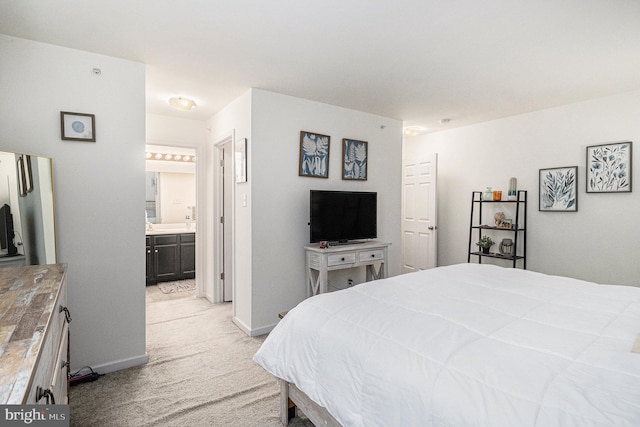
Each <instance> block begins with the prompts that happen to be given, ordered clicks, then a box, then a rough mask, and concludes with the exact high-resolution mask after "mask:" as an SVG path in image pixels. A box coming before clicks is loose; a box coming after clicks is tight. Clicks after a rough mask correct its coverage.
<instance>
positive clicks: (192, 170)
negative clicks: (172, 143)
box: [145, 144, 196, 224]
mask: <svg viewBox="0 0 640 427" xmlns="http://www.w3.org/2000/svg"><path fill="white" fill-rule="evenodd" d="M146 150H147V159H146V171H147V172H146V185H145V188H146V199H145V203H146V206H145V219H146V222H147V224H179V223H182V224H185V222H187V223H192V222H193V221H194V220H195V210H196V163H195V155H196V151H195V150H194V149H191V148H184V147H168V146H159V145H149V144H147V146H146Z"/></svg>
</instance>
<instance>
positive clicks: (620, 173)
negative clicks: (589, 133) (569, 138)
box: [587, 141, 631, 193]
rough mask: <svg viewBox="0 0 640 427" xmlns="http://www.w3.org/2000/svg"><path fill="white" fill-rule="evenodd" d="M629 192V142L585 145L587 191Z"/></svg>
mask: <svg viewBox="0 0 640 427" xmlns="http://www.w3.org/2000/svg"><path fill="white" fill-rule="evenodd" d="M629 192H631V142H629V141H627V142H617V143H612V144H601V145H592V146H589V147H587V193H629Z"/></svg>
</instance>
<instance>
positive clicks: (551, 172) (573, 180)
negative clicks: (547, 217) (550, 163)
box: [538, 166, 578, 212]
mask: <svg viewBox="0 0 640 427" xmlns="http://www.w3.org/2000/svg"><path fill="white" fill-rule="evenodd" d="M577 175H578V167H577V166H568V167H562V168H549V169H540V173H539V180H540V205H539V208H538V210H540V211H548V212H577V211H578V180H577Z"/></svg>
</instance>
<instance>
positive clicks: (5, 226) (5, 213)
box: [0, 204, 18, 255]
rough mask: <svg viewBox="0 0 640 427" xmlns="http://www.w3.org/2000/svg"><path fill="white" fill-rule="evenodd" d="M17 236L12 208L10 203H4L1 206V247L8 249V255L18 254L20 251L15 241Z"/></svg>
mask: <svg viewBox="0 0 640 427" xmlns="http://www.w3.org/2000/svg"><path fill="white" fill-rule="evenodd" d="M15 236H16V235H15V232H14V231H13V215H11V208H10V207H9V205H7V204H4V205H3V206H2V207H1V208H0V248H2V249H6V250H7V255H17V253H18V248H16V245H15V244H14V243H13V239H14V238H15Z"/></svg>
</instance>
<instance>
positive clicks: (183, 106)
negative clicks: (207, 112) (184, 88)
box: [169, 96, 196, 111]
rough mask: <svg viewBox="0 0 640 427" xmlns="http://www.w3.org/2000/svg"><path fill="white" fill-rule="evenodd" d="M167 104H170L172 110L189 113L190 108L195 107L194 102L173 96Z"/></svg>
mask: <svg viewBox="0 0 640 427" xmlns="http://www.w3.org/2000/svg"><path fill="white" fill-rule="evenodd" d="M169 104H171V106H172V107H173V108H177V109H178V110H184V111H189V110H191V109H192V108H195V107H196V101H194V100H193V99H189V98H183V97H181V96H174V97H173V98H171V99H169Z"/></svg>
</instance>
